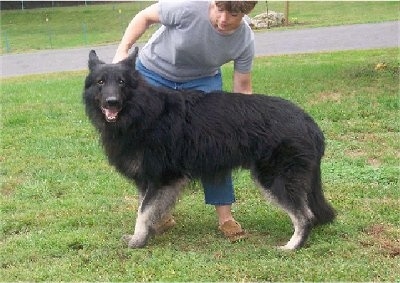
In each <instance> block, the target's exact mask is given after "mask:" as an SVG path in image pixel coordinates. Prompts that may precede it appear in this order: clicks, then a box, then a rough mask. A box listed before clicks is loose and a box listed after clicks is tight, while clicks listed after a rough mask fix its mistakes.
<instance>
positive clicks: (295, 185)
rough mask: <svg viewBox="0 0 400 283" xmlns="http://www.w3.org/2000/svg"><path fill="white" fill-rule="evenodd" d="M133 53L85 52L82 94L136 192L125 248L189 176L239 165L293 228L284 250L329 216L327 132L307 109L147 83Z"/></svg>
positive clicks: (139, 243)
mask: <svg viewBox="0 0 400 283" xmlns="http://www.w3.org/2000/svg"><path fill="white" fill-rule="evenodd" d="M137 52H138V49H137V48H136V49H135V51H134V52H133V54H132V55H130V56H129V57H128V58H127V59H126V60H124V61H122V62H120V63H118V64H105V63H104V62H102V61H100V60H99V58H98V57H97V55H96V53H95V52H94V51H91V52H90V55H89V69H90V73H89V74H88V76H87V78H86V81H85V89H84V94H83V96H84V103H85V106H86V113H87V115H88V117H89V119H90V120H91V122H92V123H93V125H94V126H95V128H96V129H97V130H98V131H99V133H100V135H101V140H102V143H103V146H104V149H105V152H106V154H107V156H108V159H109V161H110V163H111V164H112V165H113V166H115V167H116V168H117V170H118V171H119V172H121V173H122V174H123V175H125V176H126V177H128V178H129V179H132V180H134V181H135V183H136V185H137V188H138V190H139V201H140V205H139V210H138V215H137V220H136V226H135V232H134V234H133V235H128V236H125V238H124V239H125V241H126V242H127V243H128V246H129V247H132V248H137V247H143V246H145V245H146V242H147V240H148V238H149V236H151V235H152V233H153V230H154V229H153V228H154V226H155V225H156V224H157V223H158V221H159V220H160V219H161V218H162V217H163V216H164V215H166V214H167V213H169V212H170V210H171V209H172V207H173V206H174V204H175V201H176V199H177V197H178V194H179V191H180V190H181V188H182V186H183V185H184V184H185V183H186V181H187V180H188V179H191V178H199V177H202V178H208V179H213V178H216V177H218V175H219V174H225V173H226V172H228V171H230V170H231V169H234V168H237V167H244V168H248V169H250V170H251V173H252V176H253V178H254V179H255V181H256V182H257V183H258V184H259V185H260V188H261V190H262V192H263V194H264V195H265V196H267V197H268V198H269V199H271V200H273V201H274V202H275V203H277V204H278V205H279V206H280V207H282V208H283V209H284V210H285V211H286V212H287V213H288V214H289V216H290V218H291V220H292V222H293V225H294V234H293V235H292V237H291V239H290V240H289V241H288V243H287V244H286V245H285V246H283V247H282V248H284V249H296V248H299V247H301V246H302V245H303V244H304V242H305V241H306V240H307V237H308V235H309V233H310V231H311V229H312V227H313V225H317V224H324V223H328V222H331V221H332V220H333V219H334V218H335V213H334V210H333V209H332V208H331V206H330V205H329V204H328V203H327V201H326V200H325V198H324V195H323V191H322V188H321V173H320V163H321V158H322V156H323V153H324V137H323V134H322V132H321V130H320V129H319V127H318V126H317V124H316V123H315V122H314V121H313V119H312V118H311V117H310V116H309V115H307V114H306V113H305V112H304V111H303V110H301V109H300V108H299V107H297V106H295V105H294V104H292V103H290V102H288V101H286V100H283V99H281V98H278V97H270V96H265V95H243V94H238V93H227V92H221V91H216V92H212V93H208V94H205V93H203V92H201V91H190V90H183V91H174V90H168V89H164V88H156V87H152V86H150V85H149V84H147V83H146V82H145V81H144V79H143V78H141V76H140V75H139V74H138V72H137V71H135V60H136V56H137Z"/></svg>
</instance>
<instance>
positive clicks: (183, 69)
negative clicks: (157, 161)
mask: <svg viewBox="0 0 400 283" xmlns="http://www.w3.org/2000/svg"><path fill="white" fill-rule="evenodd" d="M256 3H257V1H211V2H208V1H181V2H175V1H173V2H172V1H160V2H158V3H156V4H153V5H151V6H149V7H147V8H146V9H144V10H142V11H140V12H139V13H138V14H137V15H136V16H135V17H134V18H133V19H132V21H131V22H130V24H129V25H128V27H127V29H126V31H125V34H124V36H123V38H122V40H121V42H120V44H119V46H118V49H117V51H116V54H115V56H114V59H113V63H117V62H119V61H121V60H123V59H125V58H126V57H127V56H128V52H129V49H130V48H131V47H132V46H133V44H134V43H135V42H136V41H137V40H138V39H139V38H140V37H141V35H142V34H143V33H144V32H145V31H146V30H147V29H148V27H149V26H150V25H152V24H155V23H161V24H162V26H161V27H160V28H159V29H158V30H157V31H156V32H155V33H154V34H153V36H152V37H151V39H150V40H149V42H148V43H147V44H146V45H145V46H144V47H143V49H142V50H141V52H140V54H139V57H138V62H136V68H137V70H138V71H139V72H140V73H141V74H142V75H143V77H144V78H145V79H146V80H147V81H148V82H149V83H150V84H152V85H155V86H164V87H168V88H173V89H198V90H202V91H205V92H211V91H215V90H222V78H221V71H220V67H221V66H222V65H223V64H225V63H227V62H230V61H233V62H234V74H233V91H234V92H239V93H243V94H251V92H252V86H251V67H252V62H253V57H254V34H253V32H252V31H251V29H250V27H249V25H248V24H247V23H246V22H245V21H244V19H243V18H244V16H245V15H246V14H248V13H249V12H251V11H252V10H253V8H254V6H255V5H256ZM202 183H203V187H204V194H205V202H206V203H207V204H211V205H214V206H215V209H216V213H217V216H218V222H219V229H220V230H221V231H222V232H223V234H224V235H225V236H226V237H227V238H229V239H230V240H231V241H232V242H234V241H237V240H239V239H242V238H245V237H246V233H245V231H244V230H243V229H242V227H241V225H240V224H239V223H238V222H237V221H235V219H234V217H233V215H232V210H231V207H232V204H233V203H234V202H235V195H234V191H233V184H232V177H231V173H229V174H228V175H227V176H225V177H224V178H221V179H220V180H216V181H213V182H210V181H205V180H202ZM174 224H175V221H174V219H173V217H172V216H168V217H167V218H165V219H163V221H162V223H159V224H158V228H157V230H158V232H161V231H163V230H165V229H167V228H169V227H171V226H173V225H174Z"/></svg>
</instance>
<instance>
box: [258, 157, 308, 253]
mask: <svg viewBox="0 0 400 283" xmlns="http://www.w3.org/2000/svg"><path fill="white" fill-rule="evenodd" d="M295 167H297V166H293V165H292V166H291V167H290V169H289V167H287V166H286V164H282V163H280V162H279V161H278V162H277V163H276V162H272V163H271V160H261V161H259V162H257V164H256V165H255V166H254V167H253V170H252V173H253V178H254V179H255V181H256V182H257V183H258V184H259V185H260V186H261V191H262V193H263V195H264V196H265V197H266V198H267V199H268V200H270V201H272V202H273V203H275V204H277V205H278V206H279V207H281V208H282V209H283V210H284V211H285V212H286V213H287V214H288V215H289V217H290V219H291V221H292V223H293V226H294V233H293V235H292V237H291V238H290V240H289V241H288V242H287V243H286V245H284V246H282V247H281V248H282V249H285V250H293V249H297V248H300V247H301V246H302V245H303V244H304V243H305V242H306V240H307V238H308V235H309V234H310V231H311V229H312V226H313V221H314V215H313V213H312V210H311V209H310V207H309V206H308V203H307V192H308V191H309V190H310V188H309V187H310V180H309V179H310V178H309V176H308V174H307V172H305V171H303V170H301V169H299V168H295Z"/></svg>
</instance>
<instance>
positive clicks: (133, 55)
mask: <svg viewBox="0 0 400 283" xmlns="http://www.w3.org/2000/svg"><path fill="white" fill-rule="evenodd" d="M138 52H139V47H137V46H136V47H135V49H134V50H133V52H132V53H131V54H129V56H128V58H126V59H125V60H123V63H124V64H127V65H128V66H132V67H133V68H135V63H136V57H137V55H138Z"/></svg>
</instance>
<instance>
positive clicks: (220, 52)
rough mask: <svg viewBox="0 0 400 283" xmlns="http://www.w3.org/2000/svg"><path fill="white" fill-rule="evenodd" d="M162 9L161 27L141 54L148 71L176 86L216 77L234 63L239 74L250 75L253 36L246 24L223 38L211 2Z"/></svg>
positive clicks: (164, 4) (168, 3)
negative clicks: (211, 12) (213, 18)
mask: <svg viewBox="0 0 400 283" xmlns="http://www.w3.org/2000/svg"><path fill="white" fill-rule="evenodd" d="M159 6H160V11H159V13H160V20H161V24H162V26H161V27H160V28H159V29H158V30H157V31H156V32H155V33H154V34H153V36H152V37H151V38H150V40H149V41H148V43H147V44H146V45H145V46H144V47H143V49H142V50H141V52H140V54H139V59H140V61H141V62H142V64H143V65H144V66H145V67H146V68H147V69H149V70H151V71H153V72H155V73H157V74H159V75H161V76H162V77H164V78H166V79H169V80H172V81H176V82H185V81H189V80H193V79H197V78H201V77H207V76H214V75H215V74H217V72H218V69H219V68H220V67H221V66H222V65H223V64H225V63H227V62H230V61H232V60H233V61H234V69H235V70H236V71H238V72H240V73H249V72H250V71H251V67H252V63H253V57H254V34H253V31H252V30H251V28H250V27H249V25H248V24H247V23H246V21H245V20H242V23H241V24H240V26H239V28H238V29H237V30H235V32H234V33H232V34H229V35H223V34H221V33H219V32H218V31H217V30H216V29H215V28H214V27H213V26H212V24H211V22H210V19H209V15H208V13H209V6H210V2H209V1H187V0H184V1H182V2H176V1H160V2H159Z"/></svg>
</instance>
